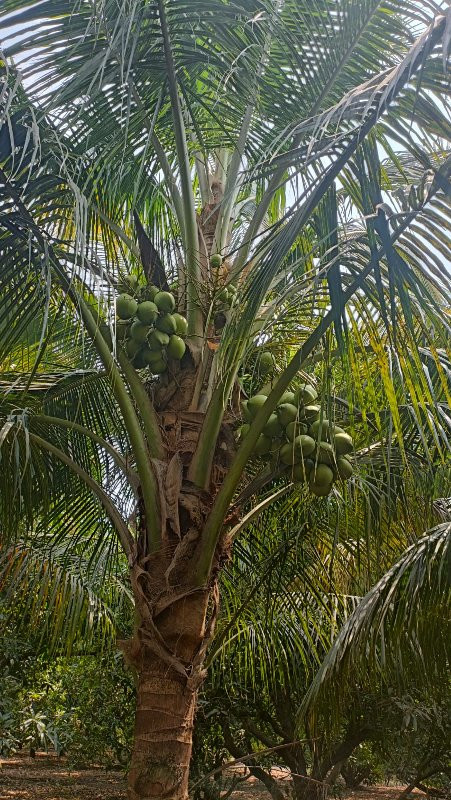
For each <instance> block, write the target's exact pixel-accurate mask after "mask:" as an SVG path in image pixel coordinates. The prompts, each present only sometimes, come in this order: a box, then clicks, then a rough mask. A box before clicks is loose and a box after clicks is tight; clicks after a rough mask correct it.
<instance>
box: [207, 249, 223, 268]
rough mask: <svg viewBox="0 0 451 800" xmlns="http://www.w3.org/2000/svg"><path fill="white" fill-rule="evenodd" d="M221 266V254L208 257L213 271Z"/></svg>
mask: <svg viewBox="0 0 451 800" xmlns="http://www.w3.org/2000/svg"><path fill="white" fill-rule="evenodd" d="M221 264H222V256H221V254H220V253H213V255H211V256H210V266H211V267H213V269H218V268H219V267H220V266H221Z"/></svg>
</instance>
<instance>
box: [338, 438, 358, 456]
mask: <svg viewBox="0 0 451 800" xmlns="http://www.w3.org/2000/svg"><path fill="white" fill-rule="evenodd" d="M334 444H335V450H336V451H337V455H339V456H344V455H346V453H351V452H352V451H353V449H354V445H353V443H352V437H351V436H350V435H349V433H337V435H336V436H335V438H334Z"/></svg>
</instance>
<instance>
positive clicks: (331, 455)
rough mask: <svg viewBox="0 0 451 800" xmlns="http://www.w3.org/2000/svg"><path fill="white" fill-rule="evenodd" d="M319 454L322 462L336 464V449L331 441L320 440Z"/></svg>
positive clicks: (330, 464) (319, 459)
mask: <svg viewBox="0 0 451 800" xmlns="http://www.w3.org/2000/svg"><path fill="white" fill-rule="evenodd" d="M317 455H318V462H319V463H320V464H328V465H329V466H333V465H334V464H335V450H334V448H333V447H332V445H331V444H329V442H319V444H318V449H317Z"/></svg>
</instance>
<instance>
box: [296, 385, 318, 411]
mask: <svg viewBox="0 0 451 800" xmlns="http://www.w3.org/2000/svg"><path fill="white" fill-rule="evenodd" d="M294 394H295V398H296V404H297V405H298V406H300V405H301V404H302V405H311V404H312V403H314V402H315V400H316V398H317V397H318V392H317V391H316V389H315V388H314V387H313V386H311V384H310V383H304V384H303V386H300V387H299V389H297V390H296V391H295V393H294Z"/></svg>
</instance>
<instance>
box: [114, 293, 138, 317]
mask: <svg viewBox="0 0 451 800" xmlns="http://www.w3.org/2000/svg"><path fill="white" fill-rule="evenodd" d="M137 308H138V303H137V302H136V300H135V298H134V297H132V296H131V295H130V294H120V295H119V296H118V297H117V298H116V314H117V315H118V317H119V319H131V317H134V316H135V314H136V309H137Z"/></svg>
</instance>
